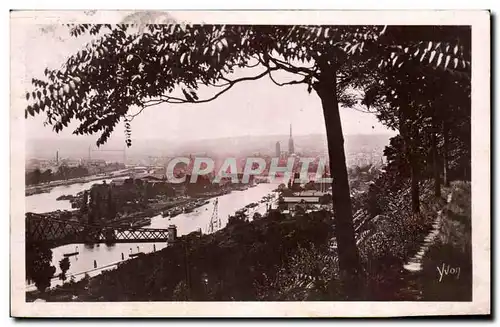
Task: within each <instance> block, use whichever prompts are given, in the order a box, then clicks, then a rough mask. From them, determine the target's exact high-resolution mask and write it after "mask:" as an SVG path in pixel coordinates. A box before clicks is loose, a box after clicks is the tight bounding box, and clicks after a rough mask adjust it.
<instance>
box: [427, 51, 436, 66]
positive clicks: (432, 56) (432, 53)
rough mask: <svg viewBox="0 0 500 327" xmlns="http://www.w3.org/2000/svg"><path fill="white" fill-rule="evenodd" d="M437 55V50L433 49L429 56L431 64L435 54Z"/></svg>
mask: <svg viewBox="0 0 500 327" xmlns="http://www.w3.org/2000/svg"><path fill="white" fill-rule="evenodd" d="M435 55H436V51H435V50H432V51H431V55H430V56H429V64H430V63H431V62H432V59H434V56H435Z"/></svg>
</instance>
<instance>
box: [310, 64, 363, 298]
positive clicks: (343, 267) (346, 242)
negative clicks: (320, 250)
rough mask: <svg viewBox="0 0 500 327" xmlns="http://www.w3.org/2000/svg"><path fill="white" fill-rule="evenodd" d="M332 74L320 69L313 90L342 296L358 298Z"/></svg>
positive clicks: (357, 260)
mask: <svg viewBox="0 0 500 327" xmlns="http://www.w3.org/2000/svg"><path fill="white" fill-rule="evenodd" d="M336 86H337V85H336V71H335V70H334V69H333V68H332V67H331V66H326V67H323V68H322V74H321V79H320V81H319V82H317V83H316V84H315V85H314V88H315V90H316V92H317V94H318V95H319V97H320V99H321V104H322V106H323V114H324V119H325V125H326V136H327V141H328V156H329V158H330V160H329V163H330V173H331V178H332V179H333V182H332V197H333V199H332V200H333V210H334V221H335V238H336V239H337V250H338V257H339V268H340V272H341V281H342V284H343V293H344V295H345V296H346V297H347V299H349V300H355V299H359V297H360V295H361V286H362V285H361V284H362V283H361V282H360V281H361V280H360V277H361V262H360V257H359V253H358V248H357V245H356V239H355V236H354V227H353V220H352V208H351V195H350V191H349V180H348V177H347V167H346V159H345V152H344V137H343V134H342V124H341V121H340V114H339V104H338V99H337V94H336Z"/></svg>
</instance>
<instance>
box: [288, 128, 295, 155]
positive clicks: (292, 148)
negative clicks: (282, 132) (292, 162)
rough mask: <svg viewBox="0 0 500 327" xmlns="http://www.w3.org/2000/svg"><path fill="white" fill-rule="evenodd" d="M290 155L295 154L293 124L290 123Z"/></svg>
mask: <svg viewBox="0 0 500 327" xmlns="http://www.w3.org/2000/svg"><path fill="white" fill-rule="evenodd" d="M288 153H290V154H292V153H295V148H294V146H293V137H292V124H291V123H290V138H289V139H288Z"/></svg>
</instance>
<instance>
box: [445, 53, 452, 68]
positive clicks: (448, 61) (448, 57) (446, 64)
mask: <svg viewBox="0 0 500 327" xmlns="http://www.w3.org/2000/svg"><path fill="white" fill-rule="evenodd" d="M450 59H451V56H450V55H447V56H446V60H445V62H444V68H445V69H446V67H448V64H449V63H450Z"/></svg>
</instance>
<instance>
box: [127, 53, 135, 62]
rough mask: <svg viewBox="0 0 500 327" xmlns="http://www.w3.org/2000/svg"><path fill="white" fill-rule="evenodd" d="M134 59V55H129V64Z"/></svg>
mask: <svg viewBox="0 0 500 327" xmlns="http://www.w3.org/2000/svg"><path fill="white" fill-rule="evenodd" d="M133 58H134V55H132V54H129V55H128V56H127V62H129V61H130V60H132V59H133Z"/></svg>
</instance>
